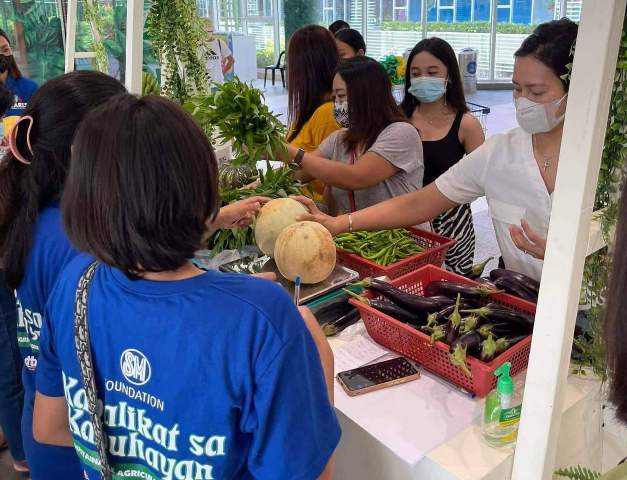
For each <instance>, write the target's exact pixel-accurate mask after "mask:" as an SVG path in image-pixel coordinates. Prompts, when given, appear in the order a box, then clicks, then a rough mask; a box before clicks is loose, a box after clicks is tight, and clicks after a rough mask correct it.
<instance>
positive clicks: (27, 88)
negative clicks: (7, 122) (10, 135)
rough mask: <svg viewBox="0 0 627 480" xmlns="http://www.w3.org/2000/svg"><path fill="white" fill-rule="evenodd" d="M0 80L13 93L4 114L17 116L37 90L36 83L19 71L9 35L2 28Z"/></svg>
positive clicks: (0, 32)
mask: <svg viewBox="0 0 627 480" xmlns="http://www.w3.org/2000/svg"><path fill="white" fill-rule="evenodd" d="M0 82H1V83H3V84H4V85H5V86H6V87H7V88H8V89H9V91H10V92H11V93H12V94H13V104H12V105H11V106H10V107H9V109H8V110H7V111H6V112H5V113H4V116H6V117H19V116H20V115H22V113H24V109H25V108H26V105H27V104H28V102H30V99H31V97H32V96H33V94H34V93H35V91H36V90H37V83H36V82H34V81H33V80H31V79H30V78H26V77H25V76H23V75H22V72H20V68H19V67H18V66H17V63H16V61H15V57H14V56H13V49H12V48H11V42H9V36H8V35H7V34H6V32H5V31H4V30H0Z"/></svg>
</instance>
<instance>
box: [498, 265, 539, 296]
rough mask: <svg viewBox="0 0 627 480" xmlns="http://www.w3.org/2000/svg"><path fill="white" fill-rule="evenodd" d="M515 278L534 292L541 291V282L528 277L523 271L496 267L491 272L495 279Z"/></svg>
mask: <svg viewBox="0 0 627 480" xmlns="http://www.w3.org/2000/svg"><path fill="white" fill-rule="evenodd" d="M503 277H508V278H513V279H515V280H516V281H517V282H519V283H520V284H521V285H522V286H523V287H525V288H526V289H528V290H531V291H532V292H535V293H536V295H537V294H538V292H539V291H540V282H538V281H537V280H535V279H533V278H531V277H528V276H527V275H523V274H522V273H518V272H513V271H511V270H505V269H504V268H496V269H494V270H492V271H491V272H490V278H491V279H492V280H493V281H494V280H496V279H498V278H503Z"/></svg>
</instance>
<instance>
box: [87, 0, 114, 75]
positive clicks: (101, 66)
mask: <svg viewBox="0 0 627 480" xmlns="http://www.w3.org/2000/svg"><path fill="white" fill-rule="evenodd" d="M83 14H84V16H85V20H87V22H88V23H89V27H90V28H91V36H92V38H93V42H94V46H93V49H94V52H95V53H96V68H97V69H98V71H100V72H103V73H109V58H108V56H107V49H106V48H105V44H104V42H103V41H102V34H101V32H102V31H103V30H104V28H105V20H104V19H103V17H102V15H101V14H100V11H99V7H98V5H96V4H94V2H93V0H85V2H84V3H83Z"/></svg>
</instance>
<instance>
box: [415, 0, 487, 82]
mask: <svg viewBox="0 0 627 480" xmlns="http://www.w3.org/2000/svg"><path fill="white" fill-rule="evenodd" d="M472 3H473V2H466V1H465V0H457V2H456V4H455V10H453V9H440V16H439V20H438V19H437V18H438V17H436V18H435V19H433V20H431V18H432V17H433V16H432V15H429V20H428V22H427V37H440V38H442V39H444V40H446V41H447V42H448V43H449V44H450V45H451V47H453V50H455V53H459V52H460V51H461V50H462V49H464V48H468V47H471V48H475V49H477V50H478V58H477V78H478V79H480V80H487V79H489V78H490V23H489V22H482V21H476V20H475V21H473V20H471V18H472V17H471V14H472V12H473V8H472V7H473V5H472ZM474 3H475V4H474V12H475V13H476V12H477V7H478V0H475V2H474ZM487 3H488V12H489V7H490V6H489V0H488V1H487ZM454 11H455V12H456V16H457V15H458V14H459V18H457V20H456V21H453V19H452V16H453V12H454Z"/></svg>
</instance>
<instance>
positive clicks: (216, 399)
mask: <svg viewBox="0 0 627 480" xmlns="http://www.w3.org/2000/svg"><path fill="white" fill-rule="evenodd" d="M73 156H74V157H73V158H75V159H76V161H74V160H73V161H72V164H71V168H70V172H69V175H68V179H67V182H66V187H65V190H64V194H63V200H62V211H63V219H64V225H65V228H66V231H67V234H68V236H69V238H70V240H71V241H72V243H73V244H74V245H76V246H77V247H78V248H79V249H81V250H83V251H85V252H88V253H89V254H90V255H91V256H88V255H81V256H79V257H77V258H75V259H74V260H73V261H72V262H70V264H68V266H67V267H66V269H65V270H64V272H63V273H62V274H61V277H60V280H59V282H58V283H57V286H56V288H55V290H54V292H53V294H52V296H51V298H50V301H49V303H48V306H47V309H46V315H45V316H44V322H45V325H44V327H43V330H42V336H41V341H40V349H41V352H40V361H39V366H38V372H37V391H38V392H37V400H36V406H35V421H34V432H35V436H36V438H38V439H39V440H40V441H45V442H49V443H52V444H59V445H74V446H75V448H76V450H77V452H78V454H79V457H80V458H81V460H82V461H83V465H84V467H85V471H86V472H87V473H88V477H89V478H90V479H99V478H100V474H99V473H98V471H97V470H98V467H97V465H99V464H104V463H101V460H102V457H101V456H100V453H98V452H99V449H98V446H99V445H98V441H97V439H98V435H97V433H96V432H98V431H100V430H99V429H98V425H99V424H100V422H96V423H95V425H96V427H95V428H94V423H93V422H92V421H91V417H90V411H88V407H87V403H86V398H90V399H92V400H94V401H95V402H96V403H99V402H97V401H102V403H103V404H104V408H101V409H99V410H100V411H101V412H102V413H101V414H100V415H97V418H99V419H100V421H101V422H102V424H103V431H104V435H105V436H106V438H107V442H106V443H107V446H102V450H100V452H102V454H103V456H104V458H105V459H106V461H107V463H108V464H109V466H110V468H111V469H112V471H113V473H114V474H116V475H120V476H121V477H124V478H151V479H153V478H154V479H156V478H168V479H186V478H195V479H214V478H215V479H235V478H251V479H252V478H258V479H271V478H272V479H302V480H307V479H311V480H315V479H318V478H323V479H330V478H331V472H330V467H329V466H328V465H329V460H330V458H331V456H332V454H333V451H334V450H335V447H336V446H337V443H338V441H339V437H340V429H339V426H338V422H337V419H336V417H335V413H334V410H333V407H332V405H331V403H330V399H329V392H328V389H329V387H330V377H331V371H332V366H331V365H330V364H327V365H326V369H325V370H326V372H327V375H326V380H327V382H326V384H325V375H324V374H323V368H321V358H322V359H323V362H324V360H326V361H328V360H329V358H328V356H329V355H330V352H329V350H328V344H327V345H326V346H325V345H324V339H323V337H322V340H321V339H320V337H321V332H320V330H319V327H317V324H316V325H315V328H314V327H313V326H312V325H311V323H315V321H314V322H311V314H310V313H306V316H307V320H309V322H310V323H308V324H307V325H306V324H305V322H303V318H302V317H301V315H300V314H299V311H298V310H297V309H296V308H295V307H294V305H293V303H292V301H291V299H290V297H289V296H288V295H287V293H286V292H285V291H284V290H283V289H282V288H281V287H279V286H277V285H276V284H274V283H272V282H268V281H265V280H259V279H254V278H250V277H247V276H244V275H237V274H234V275H229V274H224V273H220V272H215V271H214V272H203V271H202V270H199V269H198V268H196V267H195V266H194V265H193V264H192V263H191V262H189V260H188V259H189V258H191V257H192V256H193V254H194V251H195V250H197V249H198V247H199V246H200V243H201V238H202V236H203V233H204V229H205V223H206V221H207V219H213V218H215V217H216V215H217V213H218V199H219V195H218V186H217V178H218V175H217V164H216V160H215V155H214V153H213V150H212V149H211V146H210V145H209V143H208V141H207V138H206V137H205V135H204V134H203V132H202V130H201V129H200V128H199V127H198V126H197V125H196V124H195V122H194V121H193V119H192V118H191V117H190V116H188V115H187V114H186V113H185V112H183V110H182V109H181V108H180V107H179V106H178V105H175V104H174V103H172V102H170V101H168V100H165V99H163V98H160V97H144V98H140V99H138V98H136V97H133V96H131V95H120V96H118V97H116V98H115V99H113V100H111V101H109V102H108V103H107V104H105V105H103V106H102V107H100V108H98V109H97V110H96V111H94V112H93V113H92V114H90V115H89V116H88V117H87V118H86V119H85V120H84V122H83V124H82V125H81V127H80V129H79V131H78V132H77V135H76V138H75V140H74V144H73ZM94 258H95V259H97V262H98V263H95V264H93V265H92V262H94ZM90 265H92V267H90ZM94 268H95V270H93V269H94ZM86 271H90V272H93V278H92V279H91V282H90V284H89V287H88V292H89V295H88V297H82V296H81V297H79V298H87V305H86V309H85V310H84V311H85V312H86V315H87V318H86V324H87V327H88V333H87V334H85V332H84V331H82V330H81V331H80V336H79V337H78V338H79V339H82V340H79V342H78V345H79V346H81V345H83V346H84V345H85V342H84V340H85V335H87V337H88V339H87V340H88V341H87V343H88V344H89V345H90V348H91V358H88V357H86V356H85V354H84V353H81V359H84V360H83V361H81V362H80V363H81V365H79V361H78V359H77V346H76V344H75V336H74V313H75V310H74V308H75V304H78V305H80V304H81V301H79V300H76V298H77V297H76V295H77V285H78V282H79V279H81V278H84V277H83V275H84V274H85V272H86ZM78 305H77V306H78ZM79 310H82V309H80V308H79ZM308 328H311V329H312V333H313V334H314V338H316V339H317V341H316V340H314V338H312V335H311V334H310V332H309V331H308ZM317 344H318V345H319V346H318V348H317ZM79 351H80V352H82V351H83V350H82V348H80V349H79ZM90 365H93V366H95V368H92V367H90ZM81 369H82V373H81ZM92 375H93V378H94V379H95V382H94V383H95V386H96V395H95V396H93V395H92V391H90V390H89V389H88V390H86V388H85V386H84V385H85V383H84V382H83V381H82V379H83V378H86V379H89V378H92ZM87 384H88V385H89V383H87ZM94 404H95V403H94ZM68 413H69V418H68Z"/></svg>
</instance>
